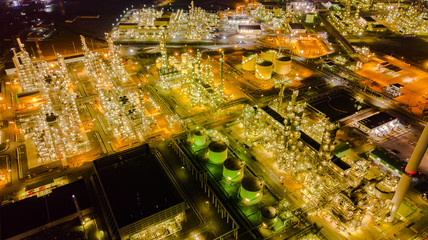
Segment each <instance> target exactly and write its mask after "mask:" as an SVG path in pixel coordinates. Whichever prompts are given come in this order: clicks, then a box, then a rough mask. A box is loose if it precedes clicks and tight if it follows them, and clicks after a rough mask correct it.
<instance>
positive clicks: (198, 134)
mask: <svg viewBox="0 0 428 240" xmlns="http://www.w3.org/2000/svg"><path fill="white" fill-rule="evenodd" d="M193 134H194V135H196V136H202V135H204V134H203V133H202V132H201V131H199V130H195V131H194V132H193Z"/></svg>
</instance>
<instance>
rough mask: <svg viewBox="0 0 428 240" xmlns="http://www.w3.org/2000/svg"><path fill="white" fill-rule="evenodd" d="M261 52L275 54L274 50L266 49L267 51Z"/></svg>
mask: <svg viewBox="0 0 428 240" xmlns="http://www.w3.org/2000/svg"><path fill="white" fill-rule="evenodd" d="M263 52H264V53H276V50H275V49H270V48H268V49H265V50H263Z"/></svg>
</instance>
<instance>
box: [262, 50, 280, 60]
mask: <svg viewBox="0 0 428 240" xmlns="http://www.w3.org/2000/svg"><path fill="white" fill-rule="evenodd" d="M276 54H277V51H276V50H273V49H266V50H263V51H262V53H261V56H262V58H263V59H264V60H266V61H270V62H272V63H275V58H276Z"/></svg>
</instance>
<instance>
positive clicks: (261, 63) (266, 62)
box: [257, 60, 273, 67]
mask: <svg viewBox="0 0 428 240" xmlns="http://www.w3.org/2000/svg"><path fill="white" fill-rule="evenodd" d="M257 65H260V66H265V67H269V66H272V65H273V63H272V62H271V61H267V60H263V61H260V62H257Z"/></svg>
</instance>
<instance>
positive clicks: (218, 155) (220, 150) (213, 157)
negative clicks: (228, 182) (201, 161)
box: [208, 141, 227, 164]
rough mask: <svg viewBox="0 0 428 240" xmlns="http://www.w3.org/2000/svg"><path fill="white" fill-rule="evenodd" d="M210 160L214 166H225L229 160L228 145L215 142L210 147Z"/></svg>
mask: <svg viewBox="0 0 428 240" xmlns="http://www.w3.org/2000/svg"><path fill="white" fill-rule="evenodd" d="M208 159H209V161H210V162H211V163H213V164H223V162H224V161H225V160H226V159H227V145H226V143H224V142H220V141H213V142H211V143H210V144H209V145H208Z"/></svg>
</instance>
